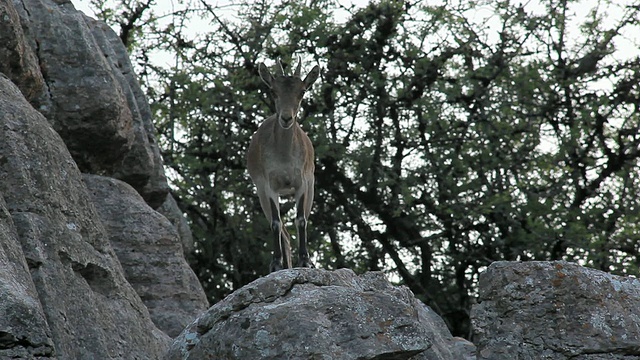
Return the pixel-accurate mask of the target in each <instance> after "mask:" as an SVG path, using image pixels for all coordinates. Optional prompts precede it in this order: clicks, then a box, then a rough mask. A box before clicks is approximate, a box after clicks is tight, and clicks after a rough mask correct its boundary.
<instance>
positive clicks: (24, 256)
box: [0, 74, 169, 359]
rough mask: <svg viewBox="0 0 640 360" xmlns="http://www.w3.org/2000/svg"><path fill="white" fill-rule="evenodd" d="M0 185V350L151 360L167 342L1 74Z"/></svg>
mask: <svg viewBox="0 0 640 360" xmlns="http://www.w3.org/2000/svg"><path fill="white" fill-rule="evenodd" d="M0 179H2V181H0V194H2V195H3V197H4V201H5V204H6V205H5V208H6V210H4V211H3V214H5V217H6V214H7V213H8V214H9V216H10V218H11V221H8V220H6V221H5V223H6V224H8V226H7V229H8V230H6V231H4V232H3V239H2V241H1V243H2V244H3V249H4V247H5V246H6V247H7V249H9V250H10V251H6V252H5V254H6V255H4V256H5V259H6V260H5V261H6V264H5V265H4V266H3V267H4V268H5V269H6V270H8V271H10V273H7V274H4V275H3V276H4V277H5V278H6V280H7V281H8V282H7V283H3V286H6V287H5V288H4V292H5V293H8V294H9V295H11V296H7V297H6V298H5V297H3V298H2V302H3V304H5V305H3V306H7V304H8V309H9V310H5V312H7V313H8V314H9V316H8V317H0V329H2V330H0V335H2V336H0V338H3V339H8V340H4V341H5V344H4V346H2V347H0V352H2V351H5V352H6V353H8V354H13V353H16V354H20V353H21V352H22V351H32V350H23V349H21V348H27V347H31V346H32V345H33V346H34V347H38V348H39V349H41V350H38V352H39V354H40V356H45V355H47V356H49V355H50V356H53V357H58V358H60V359H90V358H95V359H98V358H99V359H120V358H131V359H134V358H137V359H154V358H158V357H160V356H161V355H162V354H163V353H164V351H165V348H166V346H167V344H168V340H169V338H168V337H167V335H165V334H164V333H163V332H161V331H160V330H158V329H157V328H156V327H155V326H154V324H153V322H152V321H151V318H150V316H149V312H148V311H147V308H146V307H145V306H144V304H143V303H142V301H141V300H140V297H139V296H138V295H137V294H136V292H135V291H134V289H133V288H132V287H131V285H130V284H129V283H128V282H127V281H126V279H125V277H124V273H123V271H122V267H121V266H120V263H119V262H118V259H117V257H116V255H115V253H114V251H113V248H112V247H111V244H110V243H109V238H108V236H107V232H106V231H105V229H104V227H103V225H102V222H101V220H100V217H99V216H98V214H97V213H96V211H95V208H94V207H93V204H92V202H91V199H90V197H89V194H88V193H87V190H86V188H85V186H84V183H83V182H82V176H81V174H80V171H79V170H78V167H77V166H76V164H75V162H74V161H73V159H72V157H71V155H70V154H69V152H68V151H67V149H66V147H65V144H64V142H63V141H62V139H61V138H60V136H58V134H57V133H56V132H55V131H54V130H53V129H52V128H51V125H50V123H49V122H48V121H47V119H45V118H44V117H43V116H42V114H40V113H39V112H37V111H36V110H35V109H33V108H32V107H31V105H30V104H29V103H28V102H27V100H26V99H25V98H24V96H23V95H22V94H21V93H20V91H19V89H18V88H17V87H16V86H15V85H14V84H13V83H12V82H11V81H9V79H7V78H6V77H5V76H4V75H2V74H0ZM11 222H13V224H14V225H13V227H14V228H15V232H14V231H13V230H12V226H11ZM5 237H6V238H5ZM16 238H17V240H18V241H19V243H20V247H21V249H22V251H20V250H19V249H17V248H16V247H15V242H16ZM4 244H7V245H4ZM24 264H27V266H28V272H27V271H26V270H25V268H24ZM27 275H29V277H30V278H31V280H29V278H28V277H27ZM16 281H20V283H19V284H18V283H16ZM5 284H6V285H5ZM34 289H35V291H34ZM36 293H37V299H36V297H35V296H36ZM20 307H22V308H20ZM40 308H41V309H42V310H40ZM30 311H33V313H32V314H30V316H24V317H22V316H21V315H20V314H22V313H28V312H30ZM45 319H46V322H45V321H44V320H45ZM26 330H28V331H26ZM14 339H15V340H14ZM52 349H53V350H52ZM14 350H15V351H14Z"/></svg>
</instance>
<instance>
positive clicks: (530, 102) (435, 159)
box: [104, 0, 640, 336]
mask: <svg viewBox="0 0 640 360" xmlns="http://www.w3.org/2000/svg"><path fill="white" fill-rule="evenodd" d="M629 5H633V6H622V5H621V6H620V7H617V6H616V5H614V4H610V3H609V2H604V1H603V2H600V3H599V4H598V6H596V7H593V8H591V10H590V12H589V13H588V14H589V16H587V17H586V18H582V17H579V16H577V15H576V11H578V10H579V9H580V8H584V7H585V6H586V5H585V4H584V3H583V2H580V1H569V2H567V1H562V2H560V1H550V2H546V3H545V5H544V6H546V9H544V10H540V9H538V8H535V7H534V6H523V5H513V4H512V3H510V2H507V1H503V2H494V1H478V2H476V4H470V3H468V2H460V3H455V2H446V3H445V5H441V6H429V5H425V4H422V3H421V2H407V1H384V0H381V1H374V2H371V3H370V4H368V5H366V6H364V7H355V6H354V7H344V6H341V5H338V2H337V1H331V0H319V1H310V2H308V3H301V2H285V3H279V2H273V3H272V2H269V1H262V2H257V3H254V2H247V3H237V4H236V5H234V6H232V7H218V8H216V7H213V6H212V5H208V3H206V2H203V1H201V2H196V3H194V4H191V6H190V7H189V9H190V10H189V11H180V12H177V13H176V14H174V16H176V17H179V18H180V20H179V21H178V20H174V21H172V24H181V26H166V27H163V26H161V25H160V23H157V24H159V25H158V26H154V27H149V28H147V27H145V26H141V27H140V29H139V31H140V32H139V33H140V34H145V37H148V38H150V39H157V41H152V42H146V41H145V40H144V39H143V38H138V41H137V42H136V43H135V48H134V49H133V51H134V52H135V53H136V54H150V53H153V52H155V51H160V50H162V51H164V52H168V53H169V54H170V56H171V58H172V59H173V61H172V64H173V65H171V66H169V67H167V66H158V65H157V64H156V63H154V62H153V61H152V60H149V59H146V60H145V61H141V62H140V63H139V64H138V66H139V71H140V72H141V73H142V74H143V75H144V77H143V79H144V80H145V85H146V88H147V92H148V95H149V98H150V100H151V103H152V108H153V111H154V115H155V121H156V127H157V129H158V133H159V136H160V143H161V146H162V149H163V155H164V158H165V161H166V163H167V167H168V173H169V177H170V179H171V182H172V187H173V191H174V195H175V196H176V197H177V198H178V199H179V204H180V206H181V208H182V209H183V210H184V212H185V214H186V216H187V218H188V219H189V221H190V223H191V225H192V230H193V231H194V235H195V238H196V241H197V243H196V253H195V254H194V260H193V261H192V266H193V268H194V269H195V270H196V272H197V274H198V276H199V277H200V279H201V281H202V283H203V285H204V286H205V289H206V291H207V294H208V295H209V297H210V299H211V300H212V301H216V300H219V299H221V298H222V297H223V296H225V295H226V294H228V293H229V292H230V291H233V290H234V289H236V288H238V287H239V286H242V285H244V284H246V283H247V282H249V281H251V280H253V279H255V278H256V277H258V276H261V275H264V274H265V273H266V272H267V271H268V268H269V267H268V264H269V261H270V241H269V239H270V233H269V227H268V222H267V221H266V220H265V219H264V216H263V215H262V212H261V210H260V207H259V205H258V202H257V197H256V196H255V193H254V189H253V186H252V184H251V181H250V179H249V178H248V176H247V173H246V170H245V165H244V161H245V160H244V154H245V151H246V148H247V146H248V144H249V140H250V137H251V134H252V133H253V132H254V131H255V130H256V129H257V127H258V125H259V123H260V121H262V119H264V118H265V117H267V116H268V115H270V114H271V113H272V112H273V108H272V103H271V100H270V99H269V98H268V94H267V93H266V91H265V87H264V86H263V85H262V84H261V82H260V79H259V77H258V75H257V64H258V63H259V62H261V61H265V62H267V64H273V62H274V61H275V59H276V58H279V57H281V58H282V59H283V61H284V62H285V63H289V62H291V61H292V59H295V57H296V56H298V55H300V56H301V57H302V58H303V63H304V69H306V70H308V69H310V68H311V66H312V65H313V64H315V63H318V64H320V65H321V66H322V67H323V71H322V77H321V81H319V83H320V84H316V85H315V86H314V88H313V89H312V90H311V91H310V92H309V93H308V94H307V99H306V102H305V104H304V112H303V113H302V114H301V117H302V121H301V122H302V126H303V128H304V129H305V130H306V131H307V132H308V133H309V136H310V137H311V139H312V141H313V143H314V146H315V148H316V164H317V166H316V178H317V180H316V197H315V203H314V209H313V212H312V216H311V219H310V234H309V238H310V241H311V247H312V250H315V253H316V262H317V264H318V265H319V266H320V267H323V268H328V269H334V268H339V267H349V268H352V269H354V270H355V271H358V272H363V271H367V270H382V271H384V272H386V273H388V274H389V277H390V278H391V279H393V280H394V281H397V282H399V283H404V284H406V285H407V286H409V287H410V288H411V290H413V292H414V293H416V295H417V296H419V297H420V298H421V299H423V300H424V301H425V302H427V303H428V304H429V305H430V306H432V307H433V308H434V309H436V311H438V312H439V313H440V314H441V315H443V317H444V318H445V320H446V321H447V323H448V325H449V326H450V328H451V329H452V331H453V333H454V334H456V335H462V336H468V335H469V318H468V311H469V308H470V305H471V303H472V299H473V297H474V296H475V294H476V291H477V290H476V286H477V279H478V274H479V272H481V271H482V270H483V269H484V268H485V267H486V266H487V265H488V264H490V263H491V262H493V261H498V260H522V261H528V260H552V259H566V260H571V261H577V262H579V263H581V264H584V265H587V266H593V267H596V268H599V269H602V270H604V271H612V272H615V273H618V274H633V275H638V264H639V263H640V259H639V256H640V254H639V253H640V237H639V235H640V229H638V225H637V224H638V223H640V221H639V220H640V219H639V215H640V213H639V211H640V210H639V209H640V203H639V202H640V200H639V199H640V197H639V196H638V195H639V194H638V193H637V192H638V190H637V189H639V188H640V183H639V181H640V179H639V176H638V157H639V155H640V135H638V134H639V133H640V132H639V130H640V129H639V127H640V110H639V108H638V104H639V103H640V88H639V85H638V84H640V59H639V58H638V54H637V52H636V53H633V54H630V55H629V54H627V55H625V54H624V53H623V52H622V51H621V50H626V49H625V48H620V47H621V46H620V45H618V44H622V43H623V42H624V41H637V40H638V38H637V34H639V33H640V31H639V30H640V29H639V23H638V11H639V9H640V6H638V3H637V2H636V3H635V4H629ZM474 8H481V9H483V11H484V12H479V11H474V10H473V9H474ZM487 11H488V13H489V15H486V14H487ZM614 13H615V14H618V16H612V15H611V14H614ZM104 14H105V16H106V18H107V20H109V16H116V15H117V14H116V13H104ZM483 14H485V15H483ZM483 16H484V17H483ZM485 17H486V19H485ZM196 18H198V19H201V18H206V19H209V21H210V23H209V24H208V26H209V28H208V31H206V32H203V33H197V34H192V33H189V32H187V30H186V27H184V24H186V23H189V21H190V19H196ZM583 19H584V20H583ZM111 21H112V22H117V19H113V18H111ZM485 25H486V26H485ZM154 31H155V33H149V32H154ZM634 36H636V37H635V38H634ZM630 39H631V40H630ZM138 58H139V59H144V56H139V57H138ZM291 207H292V206H289V207H288V209H290V208H291ZM289 215H291V214H289ZM288 218H289V219H291V216H289V217H288ZM293 235H294V238H295V234H293Z"/></svg>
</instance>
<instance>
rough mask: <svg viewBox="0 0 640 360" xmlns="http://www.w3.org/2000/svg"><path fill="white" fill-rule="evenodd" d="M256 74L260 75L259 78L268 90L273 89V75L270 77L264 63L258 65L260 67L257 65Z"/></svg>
mask: <svg viewBox="0 0 640 360" xmlns="http://www.w3.org/2000/svg"><path fill="white" fill-rule="evenodd" d="M258 74H260V78H261V79H262V81H264V83H265V84H267V86H268V87H269V88H271V87H273V85H272V84H273V80H274V78H273V75H271V73H270V72H269V69H267V66H266V65H265V64H264V63H260V65H258Z"/></svg>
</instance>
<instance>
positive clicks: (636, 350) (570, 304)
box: [471, 261, 640, 360]
mask: <svg viewBox="0 0 640 360" xmlns="http://www.w3.org/2000/svg"><path fill="white" fill-rule="evenodd" d="M479 291H480V293H479V299H478V301H479V304H478V305H476V306H475V307H474V308H473V311H472V314H471V315H472V320H473V326H474V329H475V338H474V339H475V342H476V345H477V346H478V359H491V360H502V359H504V360H511V359H550V360H551V359H552V360H556V359H557V360H565V359H578V360H587V359H588V360H596V359H602V360H604V359H612V360H614V359H620V360H622V359H625V360H631V359H640V280H638V279H636V278H628V277H621V276H615V275H610V274H607V273H604V272H602V271H598V270H594V269H589V268H585V267H581V266H579V265H577V264H573V263H568V262H562V261H559V262H523V263H517V262H495V263H493V264H491V266H489V268H488V269H487V270H486V271H485V272H484V273H483V274H482V275H481V276H480V290H479Z"/></svg>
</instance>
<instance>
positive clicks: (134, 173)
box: [0, 0, 168, 208]
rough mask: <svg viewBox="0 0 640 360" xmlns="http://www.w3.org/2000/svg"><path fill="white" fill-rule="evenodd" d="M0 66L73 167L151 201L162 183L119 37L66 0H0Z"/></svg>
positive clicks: (161, 194) (162, 191) (146, 114)
mask: <svg viewBox="0 0 640 360" xmlns="http://www.w3.org/2000/svg"><path fill="white" fill-rule="evenodd" d="M0 3H1V4H2V5H0V9H3V8H4V11H5V12H6V16H5V18H7V19H9V20H10V21H9V22H6V23H4V22H3V25H2V27H4V29H1V28H0V30H2V31H3V34H2V35H0V39H4V38H6V39H7V44H8V45H9V46H8V47H7V49H5V50H4V53H2V52H0V55H4V56H6V58H5V59H6V61H5V59H2V60H3V61H1V62H0V72H2V73H4V74H6V75H7V76H9V78H10V79H11V80H13V81H14V82H15V83H16V84H17V85H19V87H20V89H21V90H22V92H23V94H25V97H27V99H28V100H29V101H30V102H31V104H32V105H33V107H34V108H36V109H37V110H38V111H39V112H40V113H42V114H43V115H44V116H45V117H46V118H47V119H48V120H49V122H50V124H51V125H52V127H53V129H54V130H55V131H56V132H57V133H58V134H59V135H60V136H61V137H62V138H63V140H64V143H65V145H66V147H67V149H68V150H69V152H70V153H71V155H72V157H73V159H74V161H75V162H76V164H77V165H78V167H79V169H80V171H82V172H85V173H91V174H99V175H106V176H111V177H115V178H118V179H121V180H124V181H126V182H128V183H130V184H131V185H132V186H133V187H134V188H136V190H138V192H139V193H140V194H142V195H143V197H144V198H145V200H147V202H148V203H149V204H151V206H152V207H154V208H156V207H158V206H160V205H161V204H162V202H164V200H165V198H166V195H167V192H168V185H167V182H166V179H165V177H164V170H163V168H162V160H161V157H160V152H159V149H158V147H157V145H156V143H155V139H154V132H153V125H152V123H151V111H150V110H149V105H148V103H147V101H146V99H145V97H144V94H143V93H142V91H141V89H140V87H139V86H138V82H137V80H136V76H135V74H134V72H133V71H132V69H131V64H130V62H129V59H128V55H127V52H126V49H125V48H124V46H123V45H122V43H121V41H120V39H119V37H118V36H117V35H116V34H115V33H114V32H113V31H112V30H111V29H110V28H109V27H108V26H107V25H106V24H104V23H102V22H99V21H96V20H94V19H91V18H89V17H86V16H85V15H83V14H82V13H81V12H78V11H76V10H75V9H74V7H73V5H72V4H71V3H70V2H66V1H53V0H19V1H17V2H11V1H7V0H0Z"/></svg>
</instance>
